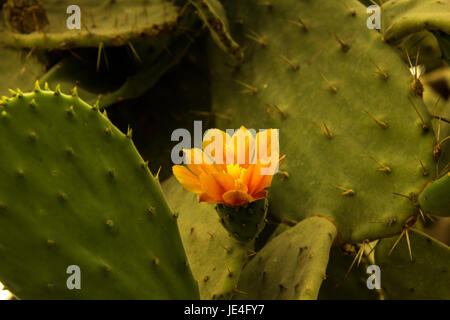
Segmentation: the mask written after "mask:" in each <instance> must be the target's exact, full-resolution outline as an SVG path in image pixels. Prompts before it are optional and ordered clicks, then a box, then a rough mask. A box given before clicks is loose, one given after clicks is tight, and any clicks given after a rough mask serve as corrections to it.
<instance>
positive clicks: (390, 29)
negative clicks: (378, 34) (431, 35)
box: [382, 0, 450, 42]
mask: <svg viewBox="0 0 450 320" xmlns="http://www.w3.org/2000/svg"><path fill="white" fill-rule="evenodd" d="M382 10H383V18H384V25H385V30H384V35H383V38H384V39H385V40H386V41H388V42H395V41H398V40H400V39H401V38H403V37H405V36H407V35H409V34H411V33H414V32H418V31H421V30H440V31H443V32H445V33H447V34H450V1H449V0H438V1H436V0H391V1H389V2H387V3H385V4H384V5H383V6H382Z"/></svg>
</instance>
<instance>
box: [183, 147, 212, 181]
mask: <svg viewBox="0 0 450 320" xmlns="http://www.w3.org/2000/svg"><path fill="white" fill-rule="evenodd" d="M183 152H184V155H185V163H186V165H187V166H188V168H189V170H191V171H192V172H193V173H195V174H196V175H197V176H200V175H201V174H202V173H206V174H210V173H213V172H218V171H219V170H218V168H217V166H216V165H214V163H213V161H212V160H211V159H210V158H209V157H208V156H207V155H206V154H205V153H204V152H203V151H202V150H201V149H199V148H192V149H183Z"/></svg>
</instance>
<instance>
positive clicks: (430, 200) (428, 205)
mask: <svg viewBox="0 0 450 320" xmlns="http://www.w3.org/2000/svg"><path fill="white" fill-rule="evenodd" d="M419 203H420V207H421V208H422V210H423V211H424V212H425V213H430V214H431V215H434V216H444V217H448V216H450V172H448V173H447V174H445V175H444V176H443V177H441V178H439V179H438V180H436V181H434V182H433V183H430V184H429V185H428V186H426V187H425V189H424V190H423V191H422V193H421V194H420V196H419Z"/></svg>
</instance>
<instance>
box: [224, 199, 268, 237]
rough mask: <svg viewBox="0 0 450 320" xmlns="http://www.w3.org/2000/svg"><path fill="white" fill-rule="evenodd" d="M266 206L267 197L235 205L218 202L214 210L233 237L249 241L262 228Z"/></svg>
mask: <svg viewBox="0 0 450 320" xmlns="http://www.w3.org/2000/svg"><path fill="white" fill-rule="evenodd" d="M268 206H269V203H268V201H267V199H261V200H257V201H254V202H251V203H248V204H246V205H243V206H237V207H229V206H226V205H223V204H218V205H217V206H216V211H217V213H218V214H219V217H220V221H221V223H222V225H223V226H224V228H225V229H226V230H227V231H228V232H229V233H230V234H231V235H232V236H233V237H235V238H236V239H237V240H238V241H241V242H249V241H252V240H254V239H255V238H256V237H257V236H258V235H259V233H260V232H261V231H262V229H263V228H264V226H265V221H264V220H265V219H266V215H267V208H268Z"/></svg>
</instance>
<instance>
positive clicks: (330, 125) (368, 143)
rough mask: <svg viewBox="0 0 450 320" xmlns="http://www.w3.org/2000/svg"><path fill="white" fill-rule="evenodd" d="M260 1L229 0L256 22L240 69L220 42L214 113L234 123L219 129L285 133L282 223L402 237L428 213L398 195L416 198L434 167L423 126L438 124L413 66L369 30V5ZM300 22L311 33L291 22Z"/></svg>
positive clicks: (274, 190)
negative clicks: (315, 223) (323, 221)
mask: <svg viewBox="0 0 450 320" xmlns="http://www.w3.org/2000/svg"><path fill="white" fill-rule="evenodd" d="M257 3H258V1H256V0H255V1H245V2H244V1H228V2H227V4H228V6H227V8H226V9H228V16H229V18H230V21H233V20H234V19H235V18H236V17H245V19H244V22H243V24H242V25H235V26H234V28H233V29H232V34H233V35H234V36H235V38H236V39H237V41H238V42H239V43H240V44H241V45H242V46H243V47H247V51H246V60H245V61H244V62H243V63H242V65H240V67H239V68H235V69H234V70H233V69H232V68H231V67H230V62H229V61H227V57H226V55H225V54H223V53H222V52H220V51H219V50H217V49H216V48H215V47H214V45H211V47H210V56H211V65H212V72H211V74H212V77H213V79H214V82H213V83H212V98H213V100H212V101H213V109H214V110H215V111H216V112H218V113H224V114H226V115H227V116H229V117H231V118H232V122H231V124H230V123H228V122H226V121H223V120H221V119H218V121H217V124H218V127H220V128H222V129H223V128H237V127H239V126H240V125H242V124H244V125H245V126H246V127H248V128H256V129H258V128H279V129H280V146H281V148H280V152H281V154H286V155H287V157H286V159H285V160H283V162H282V164H281V166H280V170H282V171H285V172H287V173H288V174H289V178H285V177H283V176H281V175H277V177H275V178H274V181H273V183H272V187H271V191H270V192H269V197H270V205H271V211H272V213H273V214H274V216H276V217H278V219H279V220H281V221H283V220H286V219H294V220H297V221H299V220H301V219H303V218H305V217H309V216H312V215H317V214H320V215H325V216H329V217H332V218H333V219H334V220H335V221H336V223H337V226H338V230H339V236H340V238H341V239H342V240H344V241H349V242H352V243H356V242H361V241H363V240H365V239H375V238H378V237H382V236H389V235H392V234H394V233H397V232H400V231H401V228H402V225H403V221H405V220H406V219H407V218H408V217H409V216H411V215H415V214H418V210H417V208H416V207H415V206H414V204H413V203H412V202H410V201H408V199H406V198H405V197H401V196H396V195H394V194H393V193H399V194H402V195H409V194H410V193H411V192H416V193H417V192H419V191H420V190H421V188H422V187H423V186H424V185H425V184H426V183H427V182H428V181H430V180H431V179H432V178H433V174H434V172H431V171H432V170H430V168H433V167H434V159H433V155H432V149H433V145H434V137H433V134H432V132H431V130H424V129H423V127H424V126H425V129H427V128H431V124H430V119H429V117H428V115H427V111H426V109H425V107H424V105H423V103H422V102H421V101H420V100H418V99H416V98H415V96H414V93H413V92H412V90H411V82H412V77H411V76H410V72H409V68H408V66H406V65H405V64H404V62H403V61H402V60H401V58H400V57H399V56H398V54H397V52H396V50H395V49H393V48H391V47H390V46H389V45H387V44H385V43H384V42H383V41H382V40H381V38H380V35H379V34H378V33H377V32H375V31H371V30H368V29H367V28H365V19H366V15H365V7H363V6H362V5H361V4H360V3H358V2H356V1H347V2H346V3H347V4H348V6H347V7H351V8H354V9H355V10H356V16H352V15H351V14H350V13H349V10H348V8H347V7H346V6H344V5H343V4H342V3H341V2H340V1H324V0H322V1H314V2H311V1H310V2H306V1H293V0H282V1H278V2H277V3H274V4H273V9H272V10H268V9H267V8H266V7H263V6H258V5H257ZM330 12H333V19H330V16H329V14H330ZM298 18H301V19H302V22H303V23H304V24H305V25H306V26H307V30H308V31H306V30H305V29H304V28H303V27H301V26H299V25H298V24H296V23H290V22H289V21H294V22H297V23H299V20H298ZM249 30H251V31H253V32H254V33H256V34H258V35H259V36H260V38H261V39H263V40H264V41H265V42H266V46H265V47H264V46H262V45H261V44H260V43H258V42H256V41H254V40H253V39H249V38H248V37H247V36H246V34H247V33H248V31H249ZM338 40H339V41H338ZM280 54H281V55H283V57H281V56H280ZM284 58H287V59H288V60H289V62H290V63H288V62H287V61H286V59H284ZM233 71H234V72H233ZM385 76H386V77H387V79H385ZM244 84H245V85H244ZM246 86H247V87H246ZM249 86H251V87H249ZM409 100H411V101H412V102H413V103H414V105H415V107H416V108H417V110H418V112H419V113H420V116H421V117H422V118H423V119H424V123H422V121H421V119H420V117H419V116H418V114H417V112H416V111H415V109H414V108H413V106H412V105H411V102H410V101H409ZM368 113H369V114H368ZM374 119H376V121H378V123H377V122H376V121H375V120H374ZM325 126H326V128H325ZM327 130H328V132H327ZM330 137H331V139H330ZM420 161H421V162H422V163H423V165H424V166H425V167H426V168H428V170H429V171H430V173H429V175H428V176H424V174H423V171H422V167H421V164H420ZM388 170H390V172H388ZM394 218H395V219H397V221H398V223H396V224H383V223H373V221H374V220H390V219H394Z"/></svg>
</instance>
